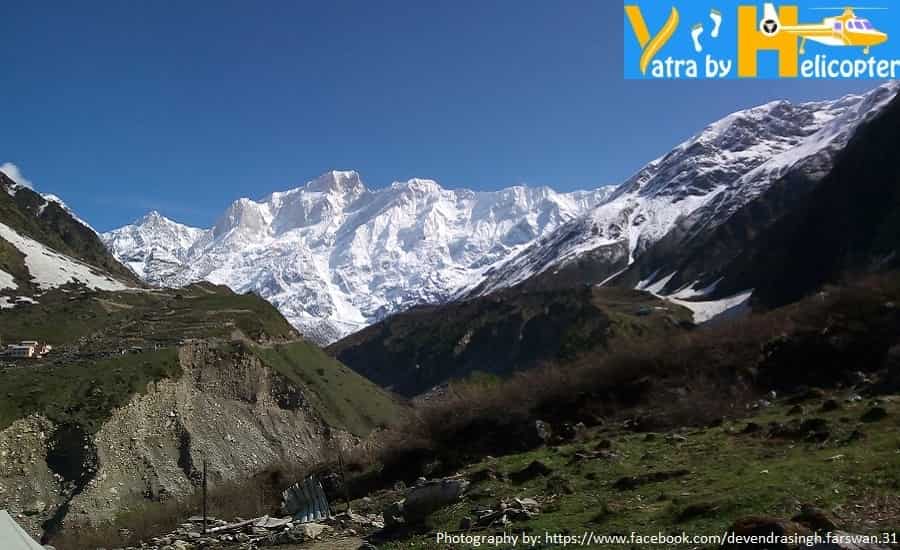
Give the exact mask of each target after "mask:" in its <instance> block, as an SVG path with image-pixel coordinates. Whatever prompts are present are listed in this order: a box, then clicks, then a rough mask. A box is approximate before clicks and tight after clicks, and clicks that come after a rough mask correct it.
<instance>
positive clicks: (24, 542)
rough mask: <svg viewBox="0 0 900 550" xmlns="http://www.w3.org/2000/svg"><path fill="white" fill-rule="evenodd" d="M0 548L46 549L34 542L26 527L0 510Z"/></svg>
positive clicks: (17, 549)
mask: <svg viewBox="0 0 900 550" xmlns="http://www.w3.org/2000/svg"><path fill="white" fill-rule="evenodd" d="M0 548H2V549H3V550H44V547H43V546H41V545H40V544H38V543H36V542H34V539H32V538H31V537H30V536H29V535H28V533H26V532H25V530H24V529H22V528H21V527H19V524H18V523H16V521H15V520H14V519H13V518H11V517H10V516H9V514H7V513H6V510H0Z"/></svg>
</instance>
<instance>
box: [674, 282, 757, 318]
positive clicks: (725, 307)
mask: <svg viewBox="0 0 900 550" xmlns="http://www.w3.org/2000/svg"><path fill="white" fill-rule="evenodd" d="M752 295H753V290H752V289H751V290H747V291H744V292H740V293H738V294H735V295H734V296H729V297H727V298H722V299H721V300H710V301H706V302H701V301H693V300H679V299H677V298H673V297H671V296H662V298H665V299H666V300H669V301H670V302H673V303H675V304H678V305H680V306H684V307H686V308H688V309H689V310H691V311H692V312H693V313H694V322H695V323H697V324H698V325H699V324H702V323H708V322H710V321H713V320H716V319H718V318H720V317H725V316H731V315H737V314H739V313H740V312H742V311H749V306H748V302H749V301H750V297H751V296H752Z"/></svg>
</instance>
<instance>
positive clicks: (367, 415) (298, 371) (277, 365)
mask: <svg viewBox="0 0 900 550" xmlns="http://www.w3.org/2000/svg"><path fill="white" fill-rule="evenodd" d="M253 350H254V352H255V353H256V354H257V356H259V358H260V359H261V360H262V361H263V363H265V364H266V365H267V366H269V367H270V368H272V369H274V370H275V371H276V372H277V373H278V374H280V375H281V376H284V377H285V378H287V379H288V380H289V381H290V382H291V383H293V385H295V386H297V387H300V388H302V389H304V393H305V395H306V396H307V398H309V399H310V402H311V403H312V405H313V407H314V408H315V410H316V411H317V412H318V413H319V415H320V416H321V417H322V419H323V420H325V422H327V423H328V424H329V425H331V426H334V427H337V428H344V429H346V430H347V431H349V432H351V433H353V434H355V435H358V436H364V435H366V434H368V433H369V432H371V431H372V430H373V429H374V428H376V427H380V426H387V425H392V424H394V423H396V422H398V421H399V420H400V419H401V416H402V411H403V407H402V406H401V405H400V404H399V403H398V402H397V401H396V400H395V399H394V398H393V397H391V396H390V395H389V394H388V393H386V392H385V391H384V390H382V389H381V388H379V387H378V386H376V385H375V384H373V383H372V382H369V381H368V380H366V379H365V378H363V377H362V376H360V375H358V374H356V373H355V372H354V371H352V370H351V369H349V368H347V367H346V366H344V365H342V364H341V363H339V362H338V361H336V360H334V359H333V358H331V357H330V356H329V355H327V354H326V353H325V352H324V351H322V350H321V349H319V348H318V347H316V346H314V345H312V344H308V343H306V342H295V343H291V344H284V345H277V346H273V347H260V346H254V347H253Z"/></svg>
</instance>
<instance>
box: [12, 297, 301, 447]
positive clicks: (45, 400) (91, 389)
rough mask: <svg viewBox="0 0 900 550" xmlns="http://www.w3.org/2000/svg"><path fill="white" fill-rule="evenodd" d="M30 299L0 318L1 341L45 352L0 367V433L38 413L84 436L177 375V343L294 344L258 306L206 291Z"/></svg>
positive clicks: (271, 313) (252, 300)
mask: <svg viewBox="0 0 900 550" xmlns="http://www.w3.org/2000/svg"><path fill="white" fill-rule="evenodd" d="M38 301H39V303H38V304H34V305H19V306H17V307H15V308H12V309H5V310H3V313H2V315H0V338H2V339H3V341H4V342H7V343H8V342H15V341H19V340H39V341H46V342H48V343H50V344H52V345H53V346H54V350H53V352H52V353H51V354H50V355H49V356H47V357H46V358H44V359H41V360H29V361H13V360H6V361H5V362H4V360H3V359H0V388H2V390H0V429H2V428H4V427H6V426H8V425H9V424H10V423H11V422H13V421H15V420H16V419H17V418H21V417H23V416H27V415H29V414H33V413H38V414H43V415H45V416H47V417H48V418H50V419H51V420H54V421H56V422H59V423H62V424H74V425H78V426H80V427H81V428H82V429H84V430H85V431H88V432H93V431H95V430H97V429H99V427H100V426H101V425H102V423H103V421H104V420H105V419H106V418H108V416H109V415H110V413H111V412H112V410H113V409H115V408H116V407H119V406H121V405H124V404H125V403H127V402H128V401H129V399H131V397H132V396H133V395H135V394H138V393H141V392H143V391H144V390H145V388H146V386H147V384H148V383H149V382H153V381H156V380H160V379H163V378H172V377H177V376H179V375H180V373H181V369H180V367H179V365H178V362H177V351H176V347H177V345H178V344H179V343H180V342H182V341H183V340H184V339H187V338H220V339H231V338H235V337H239V338H250V339H254V340H256V341H259V342H269V341H272V340H292V339H294V338H296V337H297V333H296V331H294V329H293V328H292V327H291V326H290V325H289V324H288V323H287V321H285V320H284V318H283V317H281V315H280V314H279V313H278V311H277V310H275V308H273V307H272V306H271V305H270V304H269V303H268V302H266V301H264V300H262V299H261V298H258V297H256V296H252V295H244V296H241V295H237V294H234V293H233V292H232V291H230V290H228V289H227V288H225V287H216V286H213V285H209V284H198V285H192V286H191V287H188V288H185V289H181V290H178V291H174V290H172V291H144V290H140V291H128V292H93V291H84V290H76V289H58V290H54V291H51V292H48V293H46V294H43V295H41V296H39V297H38ZM123 352H126V353H125V354H124V355H123Z"/></svg>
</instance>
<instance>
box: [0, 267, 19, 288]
mask: <svg viewBox="0 0 900 550" xmlns="http://www.w3.org/2000/svg"><path fill="white" fill-rule="evenodd" d="M18 286H19V285H17V284H16V281H15V279H13V276H12V275H10V274H9V273H7V272H5V271H3V270H0V290H7V289H15V288H18Z"/></svg>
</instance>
